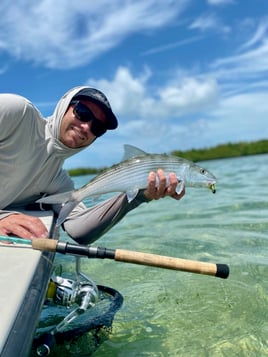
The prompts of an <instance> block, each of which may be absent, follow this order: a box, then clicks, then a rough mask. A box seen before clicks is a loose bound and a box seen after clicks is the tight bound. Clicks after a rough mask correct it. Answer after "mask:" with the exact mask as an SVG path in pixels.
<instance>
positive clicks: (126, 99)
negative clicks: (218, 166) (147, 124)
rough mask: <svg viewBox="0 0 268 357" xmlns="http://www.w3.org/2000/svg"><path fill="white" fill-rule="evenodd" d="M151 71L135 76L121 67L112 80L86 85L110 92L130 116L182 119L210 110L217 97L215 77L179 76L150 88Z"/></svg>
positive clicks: (116, 105) (118, 109) (114, 104)
mask: <svg viewBox="0 0 268 357" xmlns="http://www.w3.org/2000/svg"><path fill="white" fill-rule="evenodd" d="M151 75H152V74H151V72H150V70H148V69H147V70H145V72H144V73H142V74H141V75H140V76H137V77H134V76H133V75H132V73H131V72H130V70H129V69H127V68H125V67H120V68H118V70H117V72H116V73H115V76H114V78H113V80H112V81H110V82H109V81H107V80H105V79H100V80H94V79H89V80H88V81H87V84H88V85H90V86H93V87H94V86H95V87H97V88H100V89H101V90H102V91H103V92H104V93H106V94H107V96H108V98H109V100H110V102H111V105H112V107H113V108H114V111H115V112H116V113H119V114H120V115H121V116H122V117H124V116H127V117H128V118H132V117H136V118H137V117H138V118H148V117H150V116H152V117H154V118H161V119H165V120H168V119H169V118H170V119H172V118H179V117H180V116H182V115H185V114H189V113H195V112H198V111H200V110H205V109H206V110H207V109H209V108H211V106H214V105H215V103H216V102H217V98H218V94H219V93H218V85H217V82H216V81H215V80H214V79H211V78H209V77H208V78H206V79H204V78H203V79H197V78H194V77H183V78H180V77H176V76H174V78H173V79H172V81H167V83H163V85H162V87H161V89H157V90H154V91H153V90H152V89H150V82H149V80H150V77H151Z"/></svg>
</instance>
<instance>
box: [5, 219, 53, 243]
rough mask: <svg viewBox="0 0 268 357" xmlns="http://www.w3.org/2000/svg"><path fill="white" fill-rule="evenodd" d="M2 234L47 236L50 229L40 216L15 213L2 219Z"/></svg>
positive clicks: (24, 236) (26, 237)
mask: <svg viewBox="0 0 268 357" xmlns="http://www.w3.org/2000/svg"><path fill="white" fill-rule="evenodd" d="M0 235H3V236H16V237H20V238H25V239H32V238H47V236H48V231H47V229H46V227H45V225H44V224H43V222H42V221H41V219H39V218H38V217H33V216H28V215H25V214H22V213H14V214H11V215H9V216H7V217H4V218H2V219H0Z"/></svg>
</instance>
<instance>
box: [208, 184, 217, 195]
mask: <svg viewBox="0 0 268 357" xmlns="http://www.w3.org/2000/svg"><path fill="white" fill-rule="evenodd" d="M208 188H209V189H210V190H211V191H212V193H216V185H215V183H210V184H209V185H208Z"/></svg>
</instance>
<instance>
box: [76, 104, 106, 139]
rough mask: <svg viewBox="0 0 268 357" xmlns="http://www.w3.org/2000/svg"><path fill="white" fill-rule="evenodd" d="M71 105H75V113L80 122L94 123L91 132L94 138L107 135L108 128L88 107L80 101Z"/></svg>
mask: <svg viewBox="0 0 268 357" xmlns="http://www.w3.org/2000/svg"><path fill="white" fill-rule="evenodd" d="M71 104H74V108H73V113H74V115H75V116H76V118H77V119H78V120H80V121H81V122H83V123H88V122H90V121H91V122H92V123H91V127H90V131H91V132H92V134H93V135H94V136H96V137H97V138H98V137H100V136H102V135H103V134H104V133H106V131H107V128H106V126H105V124H104V123H103V122H102V121H101V120H99V119H97V118H96V117H95V115H94V114H93V113H92V111H91V110H90V109H89V108H88V107H87V106H86V105H84V104H83V103H81V102H79V101H72V102H71Z"/></svg>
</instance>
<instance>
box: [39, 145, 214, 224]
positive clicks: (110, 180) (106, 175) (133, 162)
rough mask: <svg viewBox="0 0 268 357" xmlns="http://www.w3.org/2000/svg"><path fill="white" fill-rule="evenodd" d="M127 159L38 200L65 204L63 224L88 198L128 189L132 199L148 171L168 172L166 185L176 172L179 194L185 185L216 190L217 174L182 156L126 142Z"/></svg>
mask: <svg viewBox="0 0 268 357" xmlns="http://www.w3.org/2000/svg"><path fill="white" fill-rule="evenodd" d="M124 159H125V160H124V161H122V162H120V163H119V164H116V165H114V166H112V167H111V168H109V169H107V170H106V171H104V172H102V173H101V174H99V175H98V176H96V177H94V178H93V179H92V180H91V181H90V182H89V183H87V184H86V185H84V186H83V187H81V188H79V189H76V190H74V191H70V192H65V193H60V194H55V195H51V196H47V197H44V198H42V199H40V200H38V201H37V202H42V203H52V204H53V203H54V204H55V203H63V204H64V205H63V207H62V209H61V211H60V215H59V218H58V221H57V224H58V225H60V224H61V223H63V222H64V220H65V219H66V217H67V216H68V215H69V213H70V212H71V211H72V210H73V209H74V207H75V206H76V205H77V204H78V203H79V202H81V201H82V200H83V199H85V198H86V197H93V196H95V197H96V196H100V195H102V194H105V193H109V192H126V194H127V198H128V201H129V202H131V201H132V200H133V199H134V198H135V197H136V195H137V193H138V191H139V190H141V189H145V188H146V187H147V184H148V175H149V173H150V172H152V171H154V172H156V171H157V170H158V169H160V168H161V169H162V170H164V172H165V173H166V175H167V186H168V184H169V182H168V181H169V180H168V178H169V173H170V172H174V173H175V174H176V175H177V178H178V180H179V184H178V186H177V190H176V191H177V193H180V192H181V191H182V190H183V189H184V187H185V186H186V187H206V188H209V189H211V190H212V192H215V183H216V178H215V176H214V175H213V174H212V173H210V172H209V171H207V170H206V169H204V168H202V167H200V166H199V165H197V164H195V163H193V162H192V161H189V160H186V159H183V158H181V157H177V156H172V155H167V154H147V153H145V152H144V151H142V150H140V149H138V148H136V147H133V146H131V145H125V155H124ZM156 185H158V182H156Z"/></svg>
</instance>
